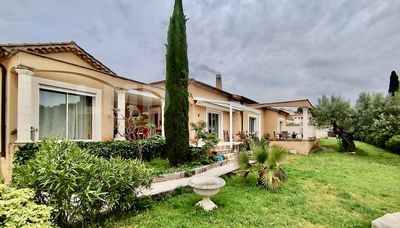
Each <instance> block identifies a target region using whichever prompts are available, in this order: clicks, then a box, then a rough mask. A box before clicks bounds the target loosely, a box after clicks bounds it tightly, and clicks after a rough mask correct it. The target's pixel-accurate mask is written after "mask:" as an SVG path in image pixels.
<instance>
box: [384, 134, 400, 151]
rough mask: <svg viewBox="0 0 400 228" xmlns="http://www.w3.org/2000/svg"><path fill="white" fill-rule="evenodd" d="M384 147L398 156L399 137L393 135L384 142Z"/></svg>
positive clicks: (399, 149)
mask: <svg viewBox="0 0 400 228" xmlns="http://www.w3.org/2000/svg"><path fill="white" fill-rule="evenodd" d="M386 147H387V148H388V149H389V150H390V151H392V152H394V153H398V154H400V135H395V136H393V137H392V138H390V139H389V140H388V141H387V142H386Z"/></svg>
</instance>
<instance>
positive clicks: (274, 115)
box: [261, 109, 286, 138]
mask: <svg viewBox="0 0 400 228" xmlns="http://www.w3.org/2000/svg"><path fill="white" fill-rule="evenodd" d="M262 113H263V114H262V131H261V132H262V135H261V136H263V137H265V136H266V134H269V135H270V138H272V137H273V136H274V132H275V134H278V133H279V132H278V121H279V119H283V121H284V122H286V115H284V114H281V113H279V112H276V111H272V110H268V109H264V110H263V112H262Z"/></svg>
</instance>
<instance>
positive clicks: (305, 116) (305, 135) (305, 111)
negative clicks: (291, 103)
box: [303, 108, 310, 139]
mask: <svg viewBox="0 0 400 228" xmlns="http://www.w3.org/2000/svg"><path fill="white" fill-rule="evenodd" d="M308 137H310V134H309V131H308V108H303V139H308Z"/></svg>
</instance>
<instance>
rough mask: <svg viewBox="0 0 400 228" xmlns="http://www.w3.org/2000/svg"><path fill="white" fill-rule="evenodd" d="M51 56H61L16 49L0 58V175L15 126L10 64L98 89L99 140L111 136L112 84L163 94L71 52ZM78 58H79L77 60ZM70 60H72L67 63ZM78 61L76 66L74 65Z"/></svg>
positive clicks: (15, 98)
mask: <svg viewBox="0 0 400 228" xmlns="http://www.w3.org/2000/svg"><path fill="white" fill-rule="evenodd" d="M49 56H52V57H57V58H62V61H56V60H54V59H50V58H44V57H41V56H39V55H34V54H30V53H25V52H19V53H17V54H16V55H14V56H13V57H10V58H9V59H7V60H5V61H3V62H1V63H2V64H3V65H4V66H5V67H6V69H7V79H8V80H7V105H6V107H7V110H6V125H7V129H6V132H7V135H6V145H7V146H8V148H9V149H8V150H7V151H6V153H7V155H8V156H7V157H6V159H4V158H2V160H1V162H0V166H1V167H0V170H1V172H2V175H3V176H5V177H7V178H8V177H10V175H11V174H10V173H9V170H10V169H11V167H10V165H11V163H10V159H11V158H12V154H10V153H12V152H13V150H12V149H10V148H13V147H14V145H13V144H14V142H15V140H16V135H15V134H14V135H13V134H11V132H12V131H13V130H14V129H16V128H17V113H18V108H17V105H18V104H17V102H18V75H17V73H16V72H15V71H14V70H13V68H15V67H17V66H19V65H23V66H26V67H30V68H34V69H36V71H35V72H34V74H33V77H36V78H42V79H49V80H53V81H58V82H64V83H69V84H74V85H79V86H81V87H82V86H83V87H88V88H93V89H98V90H100V91H101V94H102V96H101V118H100V119H101V133H100V135H101V138H100V139H101V140H110V139H113V138H114V135H113V131H114V114H113V108H114V90H115V88H124V89H137V90H144V91H146V92H150V93H152V94H154V95H156V96H158V97H159V98H162V99H163V98H164V90H162V89H158V88H155V87H152V86H149V85H145V84H141V83H137V82H134V81H131V80H128V79H123V78H119V77H114V76H111V75H108V74H104V73H101V72H99V71H96V70H94V69H93V68H91V67H90V66H88V64H87V63H86V62H84V61H83V60H80V59H79V58H77V57H76V56H75V55H73V54H68V53H64V54H53V55H51V54H50V55H49ZM79 61H81V62H79ZM67 62H71V63H73V64H68V63H67ZM76 64H77V65H81V66H82V67H80V66H77V65H76Z"/></svg>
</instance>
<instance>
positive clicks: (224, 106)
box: [193, 97, 261, 114]
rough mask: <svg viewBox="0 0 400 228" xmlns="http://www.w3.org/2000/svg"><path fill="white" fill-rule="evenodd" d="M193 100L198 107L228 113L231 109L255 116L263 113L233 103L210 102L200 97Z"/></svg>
mask: <svg viewBox="0 0 400 228" xmlns="http://www.w3.org/2000/svg"><path fill="white" fill-rule="evenodd" d="M193 100H195V101H196V104H197V105H200V106H204V107H210V108H215V109H219V110H222V111H226V112H229V111H230V108H232V111H246V112H251V113H254V114H260V113H261V111H260V110H257V109H255V108H251V107H248V106H245V105H242V104H239V103H236V102H232V101H219V100H210V99H205V98H200V97H195V98H194V99H193Z"/></svg>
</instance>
